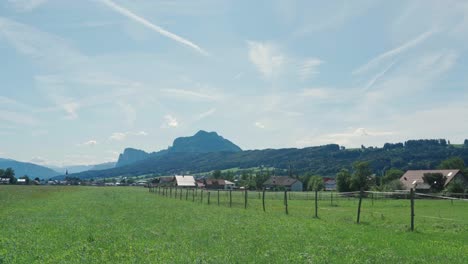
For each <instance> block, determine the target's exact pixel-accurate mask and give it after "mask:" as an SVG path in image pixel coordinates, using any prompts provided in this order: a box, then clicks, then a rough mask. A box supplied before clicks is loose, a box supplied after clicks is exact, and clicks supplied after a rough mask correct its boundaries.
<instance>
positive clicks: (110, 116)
mask: <svg viewBox="0 0 468 264" xmlns="http://www.w3.org/2000/svg"><path fill="white" fill-rule="evenodd" d="M467 44H468V1H464V0H444V1H431V0H420V1H411V0H409V1H406V0H405V1H378V0H356V1H347V0H342V1H309V0H307V1H291V0H265V1H262V0H259V1H243V0H232V1H228V0H198V1H192V0H186V1H182V0H82V1H74V0H73V1H72V0H3V1H1V2H0V60H1V63H0V157H3V158H12V159H16V160H21V161H28V162H34V163H37V164H41V165H58V166H67V165H82V164H97V163H101V162H107V161H115V160H117V158H118V154H119V153H121V152H122V151H123V149H124V148H126V147H134V148H138V149H143V150H146V151H157V150H161V149H165V148H167V147H168V146H170V145H171V144H172V141H173V140H174V139H175V138H176V137H180V136H190V135H193V134H195V133H196V132H197V131H198V130H201V129H203V130H206V131H216V132H218V133H219V134H220V135H222V136H223V137H225V138H227V139H229V140H231V141H233V142H234V143H235V144H237V145H239V146H240V147H241V148H243V149H264V148H285V147H298V148H302V147H308V146H317V145H324V144H329V143H336V144H340V145H343V146H346V147H348V148H352V147H359V146H361V145H365V146H379V147H381V146H382V145H383V144H384V143H385V142H404V141H405V140H408V139H420V138H446V139H448V140H450V141H451V142H452V143H462V142H463V140H464V139H465V138H468V133H467V131H468V82H467V81H468V53H467V49H468V45H467Z"/></svg>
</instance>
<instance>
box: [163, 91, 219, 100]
mask: <svg viewBox="0 0 468 264" xmlns="http://www.w3.org/2000/svg"><path fill="white" fill-rule="evenodd" d="M161 92H163V93H165V94H167V95H168V96H171V97H176V98H181V99H186V100H206V101H217V100H219V99H221V98H222V97H223V96H222V95H217V94H216V93H213V92H211V93H209V92H203V91H192V90H184V89H161Z"/></svg>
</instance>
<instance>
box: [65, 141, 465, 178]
mask: <svg viewBox="0 0 468 264" xmlns="http://www.w3.org/2000/svg"><path fill="white" fill-rule="evenodd" d="M453 156H457V157H461V158H462V159H463V160H464V161H465V162H468V144H465V145H463V146H453V145H449V144H447V142H446V141H445V140H410V141H407V142H405V143H397V144H389V143H387V144H385V145H384V147H383V148H364V147H363V148H361V149H349V150H348V149H344V148H343V147H340V146H339V145H335V144H331V145H325V146H319V147H309V148H303V149H295V148H291V149H265V150H248V151H240V152H211V153H188V152H178V153H175V152H171V153H167V154H165V155H161V156H157V157H152V158H149V159H146V160H143V161H140V162H137V163H134V164H130V165H127V166H123V167H119V168H114V169H109V170H102V171H87V172H83V173H78V174H72V175H71V176H75V177H80V178H82V179H86V178H100V177H115V176H121V175H142V174H149V173H154V174H159V175H169V174H174V173H198V172H207V171H212V170H218V169H219V170H222V169H229V168H236V167H238V168H251V167H257V166H266V167H274V168H277V169H281V170H287V169H288V168H291V169H292V171H293V173H294V174H297V175H301V174H305V173H314V174H319V175H323V176H334V175H335V174H336V173H337V172H338V171H339V170H340V169H342V168H351V166H352V164H353V163H354V162H356V161H370V163H371V166H372V169H373V171H374V172H375V173H377V174H380V173H381V172H382V171H383V170H386V169H389V168H398V169H401V170H407V169H433V168H435V167H436V166H437V165H438V164H440V162H441V161H442V160H445V159H447V158H449V157H453Z"/></svg>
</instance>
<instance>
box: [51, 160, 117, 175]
mask: <svg viewBox="0 0 468 264" xmlns="http://www.w3.org/2000/svg"><path fill="white" fill-rule="evenodd" d="M115 164H116V163H115V162H106V163H101V164H95V165H71V166H61V167H58V166H47V167H48V168H50V169H52V170H54V171H57V172H59V173H60V174H65V172H67V171H68V173H80V172H83V171H89V170H107V169H111V168H114V167H115Z"/></svg>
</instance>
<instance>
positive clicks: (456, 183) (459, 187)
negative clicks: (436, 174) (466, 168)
mask: <svg viewBox="0 0 468 264" xmlns="http://www.w3.org/2000/svg"><path fill="white" fill-rule="evenodd" d="M447 192H449V193H463V192H465V185H464V184H463V182H462V181H460V180H458V179H454V180H453V181H452V182H450V183H449V184H448V186H447Z"/></svg>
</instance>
